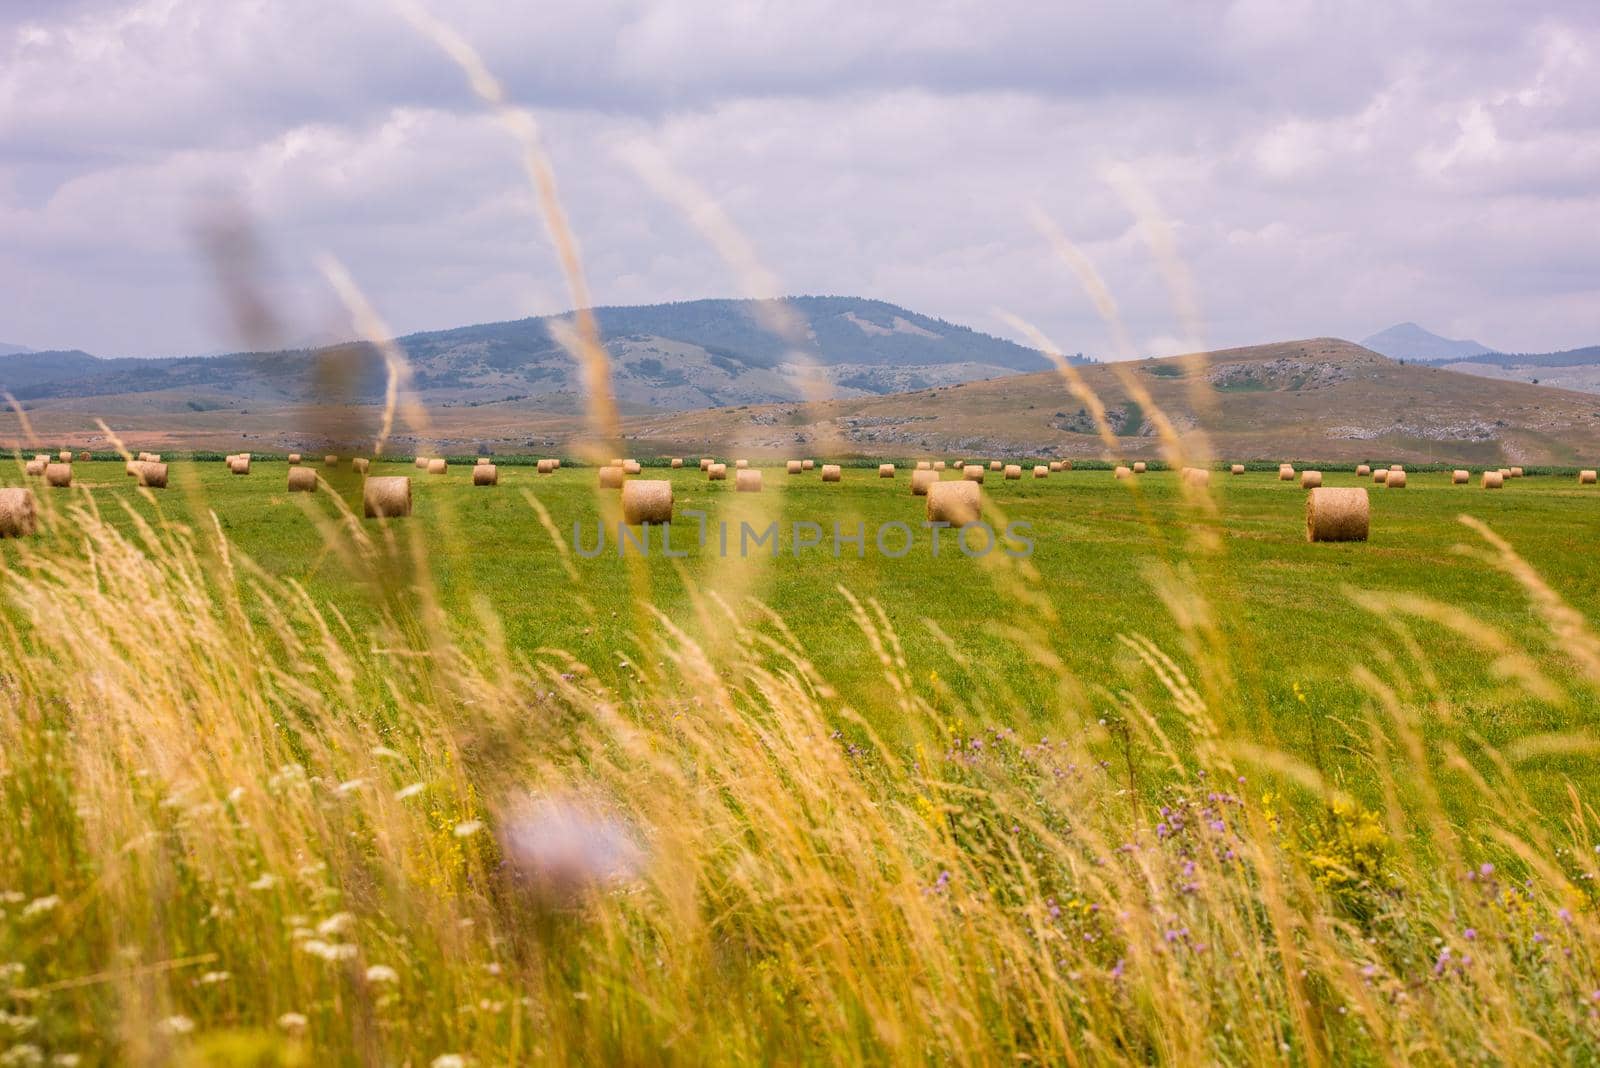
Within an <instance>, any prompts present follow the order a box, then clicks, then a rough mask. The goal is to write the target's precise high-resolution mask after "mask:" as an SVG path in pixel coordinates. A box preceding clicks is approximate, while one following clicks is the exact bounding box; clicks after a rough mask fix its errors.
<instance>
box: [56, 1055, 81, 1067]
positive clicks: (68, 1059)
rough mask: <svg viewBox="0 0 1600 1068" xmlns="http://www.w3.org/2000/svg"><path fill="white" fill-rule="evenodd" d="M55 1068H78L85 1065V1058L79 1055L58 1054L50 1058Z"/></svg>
mask: <svg viewBox="0 0 1600 1068" xmlns="http://www.w3.org/2000/svg"><path fill="white" fill-rule="evenodd" d="M50 1063H51V1064H52V1065H54V1068H78V1065H80V1064H82V1063H83V1057H82V1056H81V1055H80V1054H77V1053H57V1054H56V1055H55V1056H54V1057H51V1058H50Z"/></svg>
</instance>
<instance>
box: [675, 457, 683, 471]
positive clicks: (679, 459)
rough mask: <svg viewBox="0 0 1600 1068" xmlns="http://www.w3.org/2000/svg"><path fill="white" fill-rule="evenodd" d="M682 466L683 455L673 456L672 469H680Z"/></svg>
mask: <svg viewBox="0 0 1600 1068" xmlns="http://www.w3.org/2000/svg"><path fill="white" fill-rule="evenodd" d="M682 466H683V457H681V456H674V457H673V458H672V469H673V470H674V471H676V470H677V469H678V468H680V467H682Z"/></svg>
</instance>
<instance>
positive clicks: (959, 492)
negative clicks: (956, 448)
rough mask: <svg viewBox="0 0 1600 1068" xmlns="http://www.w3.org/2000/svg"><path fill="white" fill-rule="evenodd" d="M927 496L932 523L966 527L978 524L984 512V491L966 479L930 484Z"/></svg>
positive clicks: (929, 518)
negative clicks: (979, 517)
mask: <svg viewBox="0 0 1600 1068" xmlns="http://www.w3.org/2000/svg"><path fill="white" fill-rule="evenodd" d="M973 466H976V465H973ZM927 496H928V522H930V523H949V524H950V525H951V526H954V527H964V526H966V525H967V524H968V523H976V522H977V521H978V515H979V514H980V513H981V512H982V510H983V490H982V489H981V488H980V487H979V485H978V483H976V482H968V481H967V480H966V479H962V480H961V481H960V482H933V483H930V484H929V486H928V495H927Z"/></svg>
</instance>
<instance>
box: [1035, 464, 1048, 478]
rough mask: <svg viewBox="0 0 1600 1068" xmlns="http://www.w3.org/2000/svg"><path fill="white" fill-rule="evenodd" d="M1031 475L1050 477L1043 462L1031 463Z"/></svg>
mask: <svg viewBox="0 0 1600 1068" xmlns="http://www.w3.org/2000/svg"><path fill="white" fill-rule="evenodd" d="M1033 477H1034V478H1049V477H1050V469H1049V468H1048V467H1046V466H1044V465H1043V464H1034V465H1033Z"/></svg>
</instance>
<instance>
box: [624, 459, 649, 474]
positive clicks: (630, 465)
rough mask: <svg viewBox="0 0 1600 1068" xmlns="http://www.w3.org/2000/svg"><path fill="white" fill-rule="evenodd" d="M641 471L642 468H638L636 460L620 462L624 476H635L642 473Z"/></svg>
mask: <svg viewBox="0 0 1600 1068" xmlns="http://www.w3.org/2000/svg"><path fill="white" fill-rule="evenodd" d="M643 470H644V468H643V467H642V466H640V464H639V461H638V460H624V461H622V473H623V474H625V475H637V474H638V473H639V472H640V471H643Z"/></svg>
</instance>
